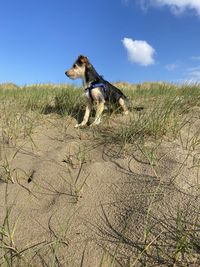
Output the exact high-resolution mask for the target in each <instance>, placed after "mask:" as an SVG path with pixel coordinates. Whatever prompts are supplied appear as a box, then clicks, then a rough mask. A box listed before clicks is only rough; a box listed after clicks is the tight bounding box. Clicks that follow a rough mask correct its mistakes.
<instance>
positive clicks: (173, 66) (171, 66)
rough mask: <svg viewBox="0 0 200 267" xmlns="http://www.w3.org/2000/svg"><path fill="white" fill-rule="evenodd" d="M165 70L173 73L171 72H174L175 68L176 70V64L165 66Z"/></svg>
mask: <svg viewBox="0 0 200 267" xmlns="http://www.w3.org/2000/svg"><path fill="white" fill-rule="evenodd" d="M165 68H166V69H167V70H168V71H173V70H175V69H176V68H178V65H177V64H174V63H172V64H167V65H166V66H165Z"/></svg>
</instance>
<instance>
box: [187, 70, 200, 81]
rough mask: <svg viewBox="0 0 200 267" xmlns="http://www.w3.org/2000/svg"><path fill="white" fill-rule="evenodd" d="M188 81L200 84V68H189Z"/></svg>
mask: <svg viewBox="0 0 200 267" xmlns="http://www.w3.org/2000/svg"><path fill="white" fill-rule="evenodd" d="M187 72H188V74H187V76H188V79H189V80H191V81H193V82H200V66H197V67H193V68H188V70H187Z"/></svg>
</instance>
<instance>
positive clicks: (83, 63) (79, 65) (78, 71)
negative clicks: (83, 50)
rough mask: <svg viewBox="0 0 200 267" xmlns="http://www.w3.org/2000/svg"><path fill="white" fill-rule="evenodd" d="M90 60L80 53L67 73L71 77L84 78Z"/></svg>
mask: <svg viewBox="0 0 200 267" xmlns="http://www.w3.org/2000/svg"><path fill="white" fill-rule="evenodd" d="M89 64H90V63H89V60H88V58H87V57H85V56H83V55H80V56H79V57H78V58H77V60H76V61H75V62H74V64H73V66H72V67H71V69H69V70H67V71H66V72H65V74H66V75H67V77H69V78H70V79H73V80H74V79H77V78H84V75H85V70H86V68H87V67H88V66H89Z"/></svg>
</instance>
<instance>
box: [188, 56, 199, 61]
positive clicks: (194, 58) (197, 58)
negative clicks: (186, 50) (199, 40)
mask: <svg viewBox="0 0 200 267" xmlns="http://www.w3.org/2000/svg"><path fill="white" fill-rule="evenodd" d="M190 59H192V60H200V56H193V57H191V58H190Z"/></svg>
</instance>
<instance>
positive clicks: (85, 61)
mask: <svg viewBox="0 0 200 267" xmlns="http://www.w3.org/2000/svg"><path fill="white" fill-rule="evenodd" d="M78 62H79V63H80V64H85V65H86V66H87V65H89V60H88V58H87V57H85V56H83V55H80V56H79V57H78Z"/></svg>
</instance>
